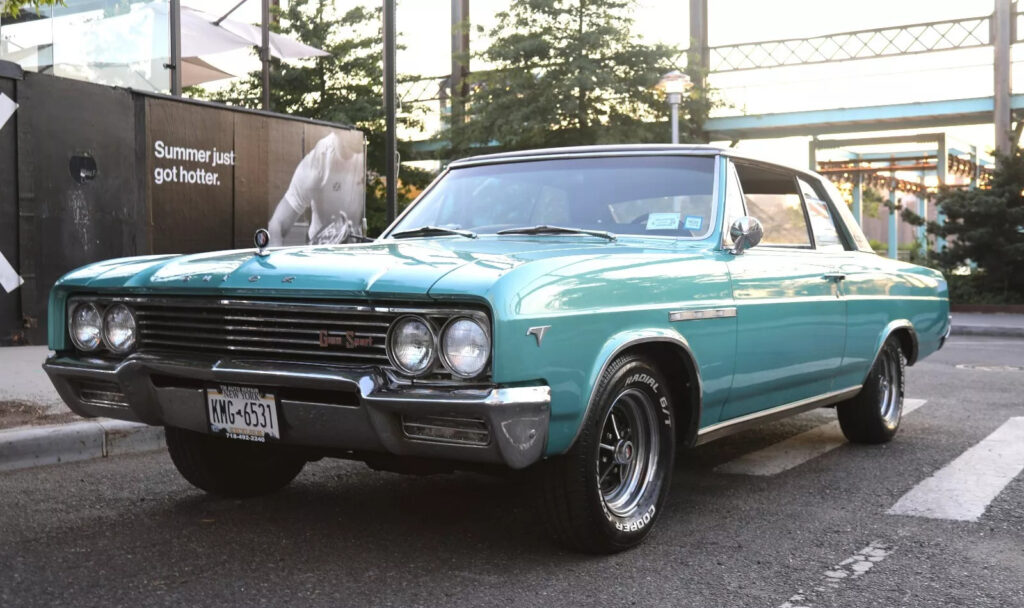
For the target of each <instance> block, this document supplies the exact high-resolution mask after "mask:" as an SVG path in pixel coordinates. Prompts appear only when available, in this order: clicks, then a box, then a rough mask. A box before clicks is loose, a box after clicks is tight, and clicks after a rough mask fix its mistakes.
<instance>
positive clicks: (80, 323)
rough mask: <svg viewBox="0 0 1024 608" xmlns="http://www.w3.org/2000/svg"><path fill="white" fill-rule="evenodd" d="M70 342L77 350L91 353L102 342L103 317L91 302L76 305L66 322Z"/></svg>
mask: <svg viewBox="0 0 1024 608" xmlns="http://www.w3.org/2000/svg"><path fill="white" fill-rule="evenodd" d="M68 330H69V333H70V334H71V342H73V343H74V345H75V347H77V348H78V349H79V350H84V351H93V350H96V349H97V348H99V346H100V344H101V343H102V342H103V338H102V335H103V315H101V314H100V309H99V308H97V306H96V305H95V304H93V303H92V302H84V303H82V304H78V305H76V306H75V307H74V309H72V311H71V318H70V319H69V320H68Z"/></svg>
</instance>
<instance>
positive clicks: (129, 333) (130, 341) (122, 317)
mask: <svg viewBox="0 0 1024 608" xmlns="http://www.w3.org/2000/svg"><path fill="white" fill-rule="evenodd" d="M135 333H136V332H135V315H134V314H133V313H132V310H131V309H130V308H128V307H127V306H125V305H124V304H114V305H113V306H111V307H110V308H108V309H107V312H105V313H103V342H104V344H106V345H107V348H109V349H110V350H111V351H112V352H115V353H117V354H124V353H126V352H128V351H130V350H131V349H132V347H134V346H135Z"/></svg>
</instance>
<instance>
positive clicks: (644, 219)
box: [392, 155, 715, 239]
mask: <svg viewBox="0 0 1024 608" xmlns="http://www.w3.org/2000/svg"><path fill="white" fill-rule="evenodd" d="M714 167H715V160H714V158H713V157H711V156H668V155H666V156H618V157H599V158H594V157H591V158H565V159H551V160H537V161H526V162H507V163H499V164H488V165H476V166H468V167H457V168H454V169H452V170H451V171H450V172H449V173H448V174H447V175H446V176H445V177H444V179H442V180H441V181H440V182H439V183H438V184H437V185H436V186H435V187H434V188H432V189H431V190H430V191H429V192H427V193H426V194H425V195H424V196H423V197H422V198H421V199H420V200H419V201H418V202H417V203H416V205H415V206H414V207H413V208H412V209H411V210H410V211H409V212H408V213H407V214H406V215H405V217H403V218H402V220H401V221H400V222H399V223H398V225H397V226H396V227H395V228H394V229H393V231H392V233H397V232H405V231H410V230H416V229H420V228H424V227H428V226H429V227H433V228H447V229H454V230H466V231H471V232H473V233H476V234H496V233H498V232H499V231H510V230H511V232H512V233H515V232H518V231H517V230H514V229H519V228H532V227H542V229H539V230H535V231H531V232H532V233H534V234H542V235H558V236H566V235H572V234H573V233H572V232H570V231H559V230H552V229H550V228H551V227H557V228H575V229H581V230H591V231H604V232H609V233H613V234H617V235H630V234H632V235H643V236H667V237H677V238H690V239H703V238H706V237H708V236H709V235H710V234H711V232H712V230H713V225H714V220H715V204H714V201H713V200H712V192H713V185H714V170H715V169H714ZM577 234H578V235H579V236H585V234H581V233H577ZM505 237H506V238H513V237H512V235H511V234H506V235H505Z"/></svg>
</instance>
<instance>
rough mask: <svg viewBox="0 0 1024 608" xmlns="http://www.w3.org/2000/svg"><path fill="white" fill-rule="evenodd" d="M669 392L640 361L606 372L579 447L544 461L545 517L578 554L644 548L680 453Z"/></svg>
mask: <svg viewBox="0 0 1024 608" xmlns="http://www.w3.org/2000/svg"><path fill="white" fill-rule="evenodd" d="M670 404H671V395H670V394H669V390H668V384H667V383H666V382H665V379H664V376H663V375H662V373H661V372H660V371H659V370H658V369H657V368H656V367H655V366H654V365H653V364H651V363H650V362H649V361H647V360H646V359H644V358H642V357H639V356H624V357H621V358H619V359H616V360H615V361H614V362H613V363H612V364H611V365H610V366H609V367H608V369H607V370H606V371H605V372H604V374H603V375H602V377H601V379H600V381H599V383H598V388H597V392H596V393H595V401H594V403H593V406H592V407H591V408H590V411H589V412H588V414H587V418H586V419H585V420H584V422H583V429H582V431H581V432H580V436H579V437H578V438H577V440H576V443H575V445H574V446H573V447H572V449H571V450H569V452H568V453H567V454H565V455H563V456H560V457H556V458H552V459H550V460H548V461H545V462H544V463H543V464H542V466H541V470H540V473H541V475H542V477H543V480H542V483H543V486H544V488H543V489H544V491H543V517H544V521H545V522H546V524H547V527H548V528H549V530H550V532H551V533H552V535H553V536H554V538H555V540H556V541H558V542H559V543H560V544H562V545H564V546H566V547H568V548H570V549H573V550H577V551H585V552H589V553H615V552H618V551H623V550H625V549H629V548H630V547H633V546H636V545H637V544H639V543H640V542H641V541H642V540H643V539H644V538H645V537H646V536H647V534H648V533H650V531H651V528H652V527H653V525H654V522H655V520H656V519H657V517H658V515H659V514H660V513H661V511H662V509H663V506H664V503H665V498H666V497H667V496H668V487H669V481H670V480H671V478H672V465H673V458H674V454H675V432H674V428H673V426H674V422H675V421H674V419H673V413H672V407H671V405H670Z"/></svg>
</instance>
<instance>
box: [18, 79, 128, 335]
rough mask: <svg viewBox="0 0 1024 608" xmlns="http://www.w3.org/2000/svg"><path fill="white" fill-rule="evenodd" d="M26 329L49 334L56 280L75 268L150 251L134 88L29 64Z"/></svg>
mask: <svg viewBox="0 0 1024 608" xmlns="http://www.w3.org/2000/svg"><path fill="white" fill-rule="evenodd" d="M18 103H19V104H20V105H21V109H20V110H19V120H18V198H19V207H20V216H21V223H20V232H21V234H20V240H21V248H20V251H19V258H20V260H21V270H22V276H23V278H24V279H25V284H24V285H23V286H22V288H21V292H22V293H21V303H22V310H23V311H24V314H25V317H26V319H27V325H28V328H27V329H26V334H27V335H28V337H29V339H30V340H31V341H32V342H33V343H45V340H46V334H45V328H46V300H47V297H48V295H49V290H50V287H51V286H52V285H53V283H54V282H55V281H56V280H57V279H58V278H60V276H61V275H63V274H64V273H66V272H67V271H68V270H71V269H73V268H77V267H79V266H82V265H84V264H88V263H90V262H95V261H99V260H104V259H108V258H114V257H120V256H125V255H135V254H137V253H141V251H140V250H139V247H138V240H139V238H138V234H137V229H138V227H139V226H140V225H144V224H145V222H140V221H138V215H139V210H140V209H142V208H143V205H144V201H142V200H139V189H138V187H137V184H138V182H139V180H138V176H137V175H136V149H135V148H136V138H135V125H136V121H135V104H134V102H133V100H132V96H131V93H130V92H128V91H127V90H124V89H115V88H111V87H106V86H101V85H94V84H89V83H84V82H78V81H74V80H68V79H64V78H54V77H52V76H48V75H38V74H32V73H27V74H25V79H24V80H23V81H21V82H20V83H19V86H18Z"/></svg>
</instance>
